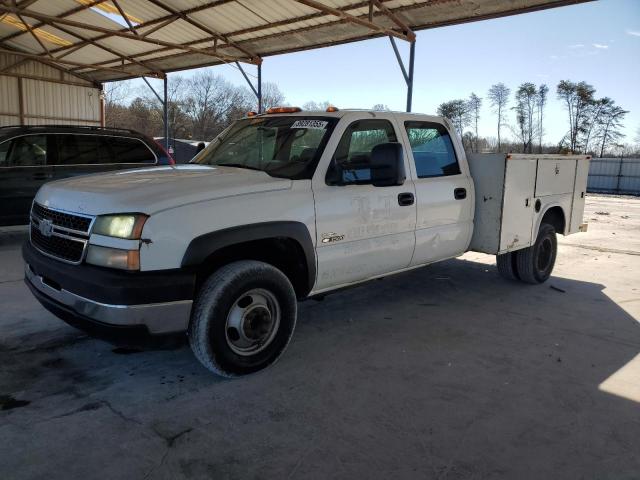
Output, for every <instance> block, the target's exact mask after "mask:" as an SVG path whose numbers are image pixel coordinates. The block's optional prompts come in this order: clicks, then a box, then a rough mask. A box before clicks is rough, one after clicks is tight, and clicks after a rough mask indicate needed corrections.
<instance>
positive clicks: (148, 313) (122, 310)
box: [25, 265, 193, 334]
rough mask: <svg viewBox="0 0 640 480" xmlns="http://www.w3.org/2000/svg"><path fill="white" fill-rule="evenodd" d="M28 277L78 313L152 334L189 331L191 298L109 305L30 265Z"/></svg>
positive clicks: (33, 283) (48, 293) (43, 290)
mask: <svg viewBox="0 0 640 480" xmlns="http://www.w3.org/2000/svg"><path fill="white" fill-rule="evenodd" d="M25 278H26V280H27V281H28V282H29V283H30V284H31V285H32V286H33V287H34V288H35V289H36V290H38V292H40V293H41V294H42V295H44V296H46V297H48V298H50V299H51V300H54V301H55V302H58V303H59V304H61V305H64V306H65V307H67V308H69V309H71V310H73V311H74V312H76V313H77V314H78V315H80V316H83V317H87V318H89V319H92V320H95V321H97V322H100V323H103V324H106V325H112V326H116V327H126V326H138V325H142V326H145V327H147V329H148V330H149V333H152V334H163V333H173V332H183V331H186V329H187V327H188V325H189V317H190V315H191V305H192V303H193V301H192V300H180V301H176V302H166V303H148V304H142V305H109V304H104V303H99V302H95V301H93V300H90V299H88V298H85V297H81V296H80V295H76V294H75V293H72V292H69V291H67V290H64V289H57V288H54V287H53V286H51V285H48V284H47V283H46V282H45V281H44V279H43V278H42V277H40V276H38V275H36V274H35V273H34V272H33V271H32V270H31V268H29V266H28V265H27V266H26V267H25Z"/></svg>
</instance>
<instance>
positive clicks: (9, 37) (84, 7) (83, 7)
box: [0, 0, 107, 53]
mask: <svg viewBox="0 0 640 480" xmlns="http://www.w3.org/2000/svg"><path fill="white" fill-rule="evenodd" d="M35 1H36V0H34V2H35ZM106 1H107V0H94V1H93V2H91V3H88V4H86V5H80V6H78V7H76V8H72V9H71V10H67V11H66V12H64V13H61V14H60V15H58V18H65V17H68V16H70V15H73V14H74V13H78V12H82V11H83V10H87V9H89V8H91V7H95V6H96V5H99V4H101V3H104V2H106ZM34 2H32V1H24V2H22V3H19V4H17V5H16V7H17V8H18V9H19V10H20V11H22V10H24V9H26V8H27V7H28V6H29V5H31V4H32V3H34ZM43 26H44V23H37V24H35V25H33V28H34V29H36V28H40V27H43ZM25 33H27V32H16V33H12V34H11V35H7V36H6V37H2V38H0V42H6V41H7V40H12V39H14V38H16V37H19V36H20V35H24V34H25ZM52 53H55V51H52Z"/></svg>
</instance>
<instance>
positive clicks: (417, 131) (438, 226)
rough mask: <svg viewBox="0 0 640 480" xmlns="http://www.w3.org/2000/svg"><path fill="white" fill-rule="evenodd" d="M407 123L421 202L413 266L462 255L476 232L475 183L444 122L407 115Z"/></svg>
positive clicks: (404, 133) (418, 211)
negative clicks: (428, 120)
mask: <svg viewBox="0 0 640 480" xmlns="http://www.w3.org/2000/svg"><path fill="white" fill-rule="evenodd" d="M409 118H410V117H409ZM403 127H404V128H403V135H404V136H405V138H406V142H407V144H408V145H410V147H411V148H410V152H409V154H410V156H411V162H410V163H411V169H412V173H413V178H414V183H415V188H416V204H417V219H416V248H415V252H414V254H413V258H412V259H411V265H412V266H414V265H422V264H425V263H431V262H434V261H438V260H442V259H445V258H449V257H454V256H457V255H460V254H461V253H463V252H464V251H465V250H466V249H467V247H468V245H469V241H470V240H471V234H472V232H473V200H474V199H473V184H472V181H471V177H470V175H469V171H468V169H467V165H466V164H464V163H463V162H459V161H458V158H457V156H456V151H455V149H454V143H453V141H454V139H452V138H451V136H450V134H449V131H448V130H447V128H446V127H445V126H444V125H442V124H440V123H437V122H427V121H415V120H408V119H407V117H405V121H404V122H403ZM455 140H456V141H457V139H455Z"/></svg>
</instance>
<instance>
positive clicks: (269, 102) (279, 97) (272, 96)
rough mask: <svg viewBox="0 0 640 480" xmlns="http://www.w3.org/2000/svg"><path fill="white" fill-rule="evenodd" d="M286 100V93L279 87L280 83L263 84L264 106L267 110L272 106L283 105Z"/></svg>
mask: <svg viewBox="0 0 640 480" xmlns="http://www.w3.org/2000/svg"><path fill="white" fill-rule="evenodd" d="M284 102H285V97H284V93H282V91H281V90H280V89H279V88H278V85H276V84H275V83H271V82H265V83H263V84H262V108H263V109H264V110H265V111H266V110H268V109H269V108H271V107H279V106H282V105H284Z"/></svg>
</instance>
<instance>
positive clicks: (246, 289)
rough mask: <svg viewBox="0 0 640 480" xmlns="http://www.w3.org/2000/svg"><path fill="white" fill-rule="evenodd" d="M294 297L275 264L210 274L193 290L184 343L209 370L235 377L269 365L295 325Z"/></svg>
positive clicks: (248, 263)
mask: <svg viewBox="0 0 640 480" xmlns="http://www.w3.org/2000/svg"><path fill="white" fill-rule="evenodd" d="M296 309H297V301H296V295H295V292H294V289H293V286H292V285H291V282H290V281H289V279H288V278H287V277H286V276H285V275H284V274H283V273H282V272H281V271H280V270H278V269H277V268H275V267H273V266H271V265H269V264H267V263H264V262H258V261H255V260H243V261H239V262H233V263H230V264H228V265H225V266H224V267H222V268H220V269H219V270H217V271H216V272H214V273H213V274H212V275H211V276H210V277H209V278H208V279H207V280H206V281H205V282H204V284H203V285H202V287H201V288H200V291H199V292H198V295H197V298H196V301H195V304H194V307H193V313H192V315H191V323H190V324H189V343H190V345H191V349H192V350H193V353H194V354H195V356H196V358H197V359H198V360H199V361H200V362H201V363H202V364H203V365H204V366H205V367H206V368H208V369H209V370H211V371H212V372H213V373H216V374H218V375H221V376H223V377H236V376H241V375H246V374H249V373H253V372H256V371H258V370H262V369H263V368H265V367H267V366H269V365H271V364H273V363H274V362H275V361H276V360H277V359H278V358H279V357H280V355H282V353H283V352H284V350H285V348H286V347H287V345H288V343H289V340H290V339H291V336H292V335H293V330H294V328H295V324H296V315H297V311H296Z"/></svg>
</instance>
